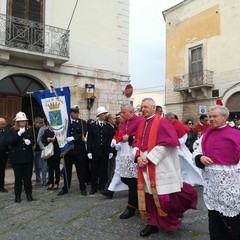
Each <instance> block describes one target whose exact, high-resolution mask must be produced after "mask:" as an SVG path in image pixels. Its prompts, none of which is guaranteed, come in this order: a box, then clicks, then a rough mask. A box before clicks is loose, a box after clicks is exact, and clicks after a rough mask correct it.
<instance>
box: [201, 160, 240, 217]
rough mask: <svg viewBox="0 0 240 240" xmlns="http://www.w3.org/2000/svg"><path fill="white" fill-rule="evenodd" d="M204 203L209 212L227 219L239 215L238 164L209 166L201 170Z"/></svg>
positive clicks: (239, 183)
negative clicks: (215, 212) (220, 214)
mask: <svg viewBox="0 0 240 240" xmlns="http://www.w3.org/2000/svg"><path fill="white" fill-rule="evenodd" d="M203 178H204V193H203V197H204V202H205V204H206V206H207V208H208V209H209V210H216V211H219V212H220V213H222V214H223V215H224V216H227V217H234V216H236V215H238V214H239V213H240V162H239V163H238V164H237V165H232V166H223V165H211V166H208V167H205V169H204V170H203Z"/></svg>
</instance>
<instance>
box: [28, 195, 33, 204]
mask: <svg viewBox="0 0 240 240" xmlns="http://www.w3.org/2000/svg"><path fill="white" fill-rule="evenodd" d="M27 200H28V202H32V201H33V200H34V199H33V197H32V194H27Z"/></svg>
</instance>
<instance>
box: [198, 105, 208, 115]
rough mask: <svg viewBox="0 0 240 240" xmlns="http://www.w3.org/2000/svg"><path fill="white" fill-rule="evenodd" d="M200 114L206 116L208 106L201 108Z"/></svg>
mask: <svg viewBox="0 0 240 240" xmlns="http://www.w3.org/2000/svg"><path fill="white" fill-rule="evenodd" d="M199 113H200V114H206V113H207V110H206V106H199Z"/></svg>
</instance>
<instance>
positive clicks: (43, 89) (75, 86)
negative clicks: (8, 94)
mask: <svg viewBox="0 0 240 240" xmlns="http://www.w3.org/2000/svg"><path fill="white" fill-rule="evenodd" d="M77 86H78V85H77V84H75V85H72V86H69V87H77ZM50 88H51V89H52V88H55V87H53V86H52V85H51V86H50ZM46 90H50V89H42V90H36V91H38V92H44V91H46ZM34 92H35V91H34ZM34 92H26V94H33V93H34Z"/></svg>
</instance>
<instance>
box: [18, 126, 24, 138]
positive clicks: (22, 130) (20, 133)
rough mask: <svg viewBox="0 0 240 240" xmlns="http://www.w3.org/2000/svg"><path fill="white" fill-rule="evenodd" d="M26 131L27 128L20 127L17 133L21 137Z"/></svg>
mask: <svg viewBox="0 0 240 240" xmlns="http://www.w3.org/2000/svg"><path fill="white" fill-rule="evenodd" d="M24 132H25V128H20V130H19V131H18V133H17V134H18V136H19V137H21V136H22V134H23V133H24Z"/></svg>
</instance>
